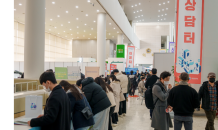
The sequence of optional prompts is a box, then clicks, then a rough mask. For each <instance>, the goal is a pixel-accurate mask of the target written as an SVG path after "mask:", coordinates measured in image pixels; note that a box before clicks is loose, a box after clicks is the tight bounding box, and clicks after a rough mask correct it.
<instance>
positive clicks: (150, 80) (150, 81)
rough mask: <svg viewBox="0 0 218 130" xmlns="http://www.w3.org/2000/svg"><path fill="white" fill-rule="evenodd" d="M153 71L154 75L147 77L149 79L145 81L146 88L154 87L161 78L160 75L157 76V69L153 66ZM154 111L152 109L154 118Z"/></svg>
mask: <svg viewBox="0 0 218 130" xmlns="http://www.w3.org/2000/svg"><path fill="white" fill-rule="evenodd" d="M151 72H152V76H151V77H150V78H147V81H146V83H145V88H147V89H148V87H150V88H151V89H152V88H153V85H154V84H155V83H156V82H157V80H158V79H159V77H157V75H156V74H157V69H156V68H153V69H152V70H151ZM152 113H153V109H150V117H151V118H152Z"/></svg>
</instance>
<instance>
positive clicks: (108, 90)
mask: <svg viewBox="0 0 218 130" xmlns="http://www.w3.org/2000/svg"><path fill="white" fill-rule="evenodd" d="M95 82H96V83H97V84H98V85H100V86H101V87H102V89H103V90H104V91H105V92H106V94H107V97H108V98H109V100H110V102H111V107H110V112H109V125H108V130H113V128H112V125H111V118H112V114H113V113H114V110H115V106H116V103H115V99H114V94H113V89H112V88H111V87H110V86H109V85H108V84H107V83H105V82H104V81H103V79H102V78H100V77H97V78H95Z"/></svg>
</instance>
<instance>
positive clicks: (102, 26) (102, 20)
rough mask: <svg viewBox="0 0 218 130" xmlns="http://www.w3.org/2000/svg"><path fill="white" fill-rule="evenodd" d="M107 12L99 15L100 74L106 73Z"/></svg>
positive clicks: (98, 64) (98, 63)
mask: <svg viewBox="0 0 218 130" xmlns="http://www.w3.org/2000/svg"><path fill="white" fill-rule="evenodd" d="M105 39H106V13H98V16H97V66H99V67H100V73H99V74H100V75H105V52H106V51H105V45H106V40H105Z"/></svg>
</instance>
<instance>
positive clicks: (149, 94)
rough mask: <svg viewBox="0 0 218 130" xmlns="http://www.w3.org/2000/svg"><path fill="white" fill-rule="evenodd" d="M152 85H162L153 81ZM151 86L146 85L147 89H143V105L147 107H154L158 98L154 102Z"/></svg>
mask: <svg viewBox="0 0 218 130" xmlns="http://www.w3.org/2000/svg"><path fill="white" fill-rule="evenodd" d="M154 85H158V86H160V87H161V86H162V85H161V84H160V83H155V84H154ZM154 85H153V86H154ZM152 88H153V87H150V86H149V87H148V89H147V90H146V91H145V93H144V97H145V105H146V107H147V108H148V109H154V106H155V105H156V103H157V101H158V99H159V98H158V99H157V100H156V102H155V103H154V102H153V94H152ZM161 89H162V91H163V87H161Z"/></svg>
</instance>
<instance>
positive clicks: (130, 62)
mask: <svg viewBox="0 0 218 130" xmlns="http://www.w3.org/2000/svg"><path fill="white" fill-rule="evenodd" d="M134 58H135V47H134V46H128V47H127V58H126V67H127V68H134Z"/></svg>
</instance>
